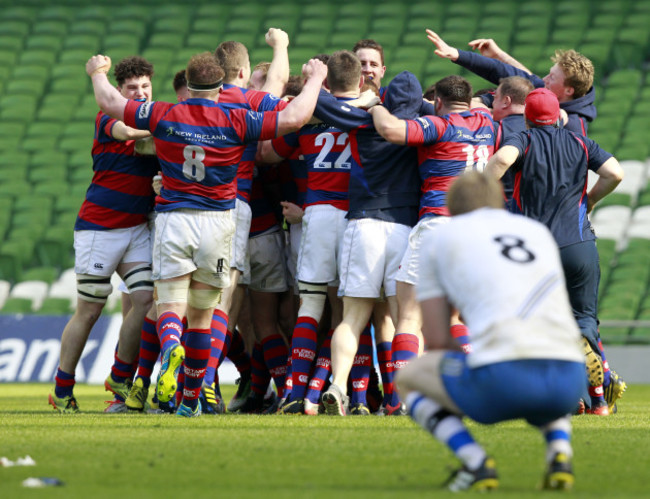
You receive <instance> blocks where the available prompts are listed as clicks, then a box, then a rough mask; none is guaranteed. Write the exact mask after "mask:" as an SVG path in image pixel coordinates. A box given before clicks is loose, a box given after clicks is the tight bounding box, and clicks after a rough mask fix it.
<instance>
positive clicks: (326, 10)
mask: <svg viewBox="0 0 650 499" xmlns="http://www.w3.org/2000/svg"><path fill="white" fill-rule="evenodd" d="M335 12H336V11H335V10H334V9H332V7H331V5H328V4H325V3H322V4H319V3H316V4H309V5H303V7H302V11H301V13H300V17H301V18H302V19H307V18H316V19H323V20H324V21H328V20H330V19H332V18H333V17H334V15H335Z"/></svg>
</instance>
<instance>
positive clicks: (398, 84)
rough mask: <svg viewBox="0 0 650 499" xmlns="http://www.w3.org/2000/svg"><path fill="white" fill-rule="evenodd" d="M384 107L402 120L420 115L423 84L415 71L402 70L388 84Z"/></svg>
mask: <svg viewBox="0 0 650 499" xmlns="http://www.w3.org/2000/svg"><path fill="white" fill-rule="evenodd" d="M384 107H385V108H386V109H388V110H389V111H390V112H391V114H393V115H395V116H397V117H398V118H399V119H402V120H412V119H415V118H417V117H418V116H419V112H420V108H421V107H422V85H420V82H419V81H418V79H417V78H416V77H415V75H414V74H413V73H410V72H408V71H402V72H401V73H400V74H398V75H397V76H395V78H393V79H392V80H391V82H390V84H389V85H388V89H387V90H386V98H385V99H384Z"/></svg>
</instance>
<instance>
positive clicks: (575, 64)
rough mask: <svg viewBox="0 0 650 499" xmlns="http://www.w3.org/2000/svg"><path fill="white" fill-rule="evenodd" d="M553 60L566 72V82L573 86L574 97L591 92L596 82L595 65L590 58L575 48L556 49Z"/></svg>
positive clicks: (567, 84)
mask: <svg viewBox="0 0 650 499" xmlns="http://www.w3.org/2000/svg"><path fill="white" fill-rule="evenodd" d="M551 61H553V62H554V63H555V64H557V65H558V67H559V68H560V69H561V70H562V72H563V73H564V84H565V85H566V86H567V87H573V98H574V99H577V98H579V97H582V96H584V95H586V94H587V92H589V89H590V88H591V87H592V86H593V84H594V65H593V64H592V62H591V61H590V60H589V58H587V57H585V56H584V55H582V54H580V53H579V52H576V51H575V50H573V49H572V50H556V51H555V55H554V56H553V57H551Z"/></svg>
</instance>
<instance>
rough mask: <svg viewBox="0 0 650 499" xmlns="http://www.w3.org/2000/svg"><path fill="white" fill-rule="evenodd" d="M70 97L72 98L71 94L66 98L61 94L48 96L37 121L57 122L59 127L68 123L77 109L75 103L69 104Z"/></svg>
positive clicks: (39, 111) (40, 109)
mask: <svg viewBox="0 0 650 499" xmlns="http://www.w3.org/2000/svg"><path fill="white" fill-rule="evenodd" d="M69 97H71V96H70V95H69V94H66V95H65V97H64V98H62V96H61V94H49V95H47V96H46V97H45V99H44V100H43V103H42V104H41V106H40V107H39V109H38V113H37V115H36V117H37V119H38V120H40V121H50V122H55V123H58V124H59V125H62V124H63V123H67V122H68V120H70V119H71V118H72V115H73V113H74V112H75V109H76V107H75V104H76V103H75V102H67V99H68V98H69Z"/></svg>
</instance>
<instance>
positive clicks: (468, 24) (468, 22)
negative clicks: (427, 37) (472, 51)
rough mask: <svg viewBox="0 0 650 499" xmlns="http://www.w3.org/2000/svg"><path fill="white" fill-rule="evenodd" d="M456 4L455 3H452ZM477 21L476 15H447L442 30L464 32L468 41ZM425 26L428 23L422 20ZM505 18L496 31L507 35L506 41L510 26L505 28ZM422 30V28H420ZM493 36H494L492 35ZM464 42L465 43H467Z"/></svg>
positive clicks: (473, 33)
mask: <svg viewBox="0 0 650 499" xmlns="http://www.w3.org/2000/svg"><path fill="white" fill-rule="evenodd" d="M453 5H456V4H453ZM478 23H479V18H478V17H476V16H473V17H464V16H461V17H448V18H446V19H445V23H444V31H445V32H448V31H459V32H462V33H464V34H465V36H466V37H467V42H469V41H470V40H471V39H472V38H474V35H475V33H476V29H477V28H478ZM424 24H425V27H426V25H427V24H428V23H427V22H426V21H425V22H424ZM504 25H505V20H504V23H503V24H502V25H501V26H502V28H501V29H500V30H499V31H498V32H497V33H496V34H498V35H500V36H501V37H505V36H507V38H508V39H507V40H506V42H507V41H509V38H510V28H506V27H505V26H504ZM422 31H423V32H424V30H422ZM479 36H482V34H481V33H479ZM492 38H494V37H492ZM467 42H466V43H467ZM428 43H430V42H428Z"/></svg>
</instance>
